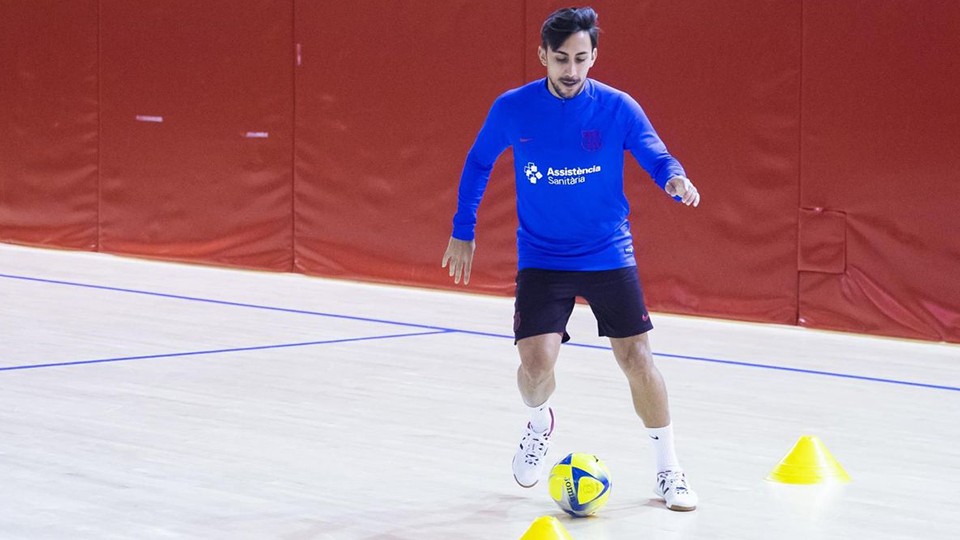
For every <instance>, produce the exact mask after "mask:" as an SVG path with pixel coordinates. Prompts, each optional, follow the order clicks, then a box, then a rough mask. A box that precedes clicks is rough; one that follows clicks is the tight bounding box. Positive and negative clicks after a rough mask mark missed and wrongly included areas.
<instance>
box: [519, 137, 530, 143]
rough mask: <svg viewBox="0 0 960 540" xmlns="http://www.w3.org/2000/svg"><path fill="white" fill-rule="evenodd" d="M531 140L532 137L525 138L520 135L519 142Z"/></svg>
mask: <svg viewBox="0 0 960 540" xmlns="http://www.w3.org/2000/svg"><path fill="white" fill-rule="evenodd" d="M532 140H533V139H532V138H530V139H527V138H524V137H520V142H522V143H525V142H530V141H532Z"/></svg>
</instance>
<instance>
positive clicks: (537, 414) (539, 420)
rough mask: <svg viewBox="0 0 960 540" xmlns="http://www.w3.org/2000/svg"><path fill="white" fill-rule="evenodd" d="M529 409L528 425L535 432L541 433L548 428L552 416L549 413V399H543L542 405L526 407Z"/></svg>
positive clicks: (551, 421)
mask: <svg viewBox="0 0 960 540" xmlns="http://www.w3.org/2000/svg"><path fill="white" fill-rule="evenodd" d="M527 409H528V410H529V411H530V427H532V428H533V430H534V431H536V432H537V433H543V432H545V431H547V430H549V429H550V427H551V425H552V424H553V416H552V415H551V414H550V401H549V400H547V401H544V402H543V404H542V405H538V406H536V407H527Z"/></svg>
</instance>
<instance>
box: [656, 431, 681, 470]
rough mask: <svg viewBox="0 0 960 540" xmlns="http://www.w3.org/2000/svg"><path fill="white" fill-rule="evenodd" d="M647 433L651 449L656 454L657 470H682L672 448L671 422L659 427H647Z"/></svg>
mask: <svg viewBox="0 0 960 540" xmlns="http://www.w3.org/2000/svg"><path fill="white" fill-rule="evenodd" d="M647 435H649V436H650V442H652V443H653V451H654V453H655V454H656V456H657V472H663V471H682V470H683V468H682V467H680V461H678V460H677V454H676V452H675V451H674V449H673V424H667V425H666V426H663V427H660V428H647Z"/></svg>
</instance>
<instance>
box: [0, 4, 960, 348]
mask: <svg viewBox="0 0 960 540" xmlns="http://www.w3.org/2000/svg"><path fill="white" fill-rule="evenodd" d="M67 4H69V5H67ZM564 5H567V3H565V2H556V1H553V0H525V1H524V2H516V1H514V0H499V1H489V2H475V1H469V0H456V1H451V2H409V1H402V0H377V1H367V2H352V3H351V2H335V1H333V0H323V1H321V0H317V1H306V0H231V1H227V0H211V1H208V2H189V1H187V0H167V1H164V2H137V1H130V0H127V1H123V0H100V1H99V2H69V3H54V2H34V1H28V0H7V1H5V2H2V3H0V25H2V26H0V30H2V34H0V40H3V41H2V43H3V48H2V50H0V61H2V62H3V64H2V65H0V69H2V72H0V75H2V76H3V77H2V78H0V80H3V81H4V84H2V85H0V98H2V99H3V103H4V107H2V108H0V121H2V122H3V124H2V126H0V137H2V138H0V144H2V147H0V151H2V152H3V153H2V154H0V155H2V157H3V160H2V162H0V240H5V241H13V242H23V243H30V244H40V245H54V246H63V247H77V248H83V249H100V250H103V251H110V252H117V253H130V254H138V255H146V256H155V257H162V258H170V259H180V260H190V261H199V262H209V263H216V264H225V265H232V266H242V267H253V268H264V269H272V270H291V269H293V270H295V271H298V272H304V273H309V274H315V275H324V276H337V277H344V278H349V279H362V280H372V281H381V282H390V283H401V284H409V285H421V286H430V287H441V288H454V285H453V284H452V282H451V280H450V279H449V278H448V277H447V275H446V272H445V271H443V270H441V269H440V268H439V262H440V257H441V255H442V253H443V249H444V247H445V245H446V242H447V239H448V236H449V233H450V219H451V217H452V214H453V211H454V208H455V204H456V189H457V181H458V179H459V174H460V169H461V167H462V164H463V160H464V157H465V155H466V152H467V150H468V149H469V147H470V145H471V143H472V142H473V138H474V137H475V135H476V132H477V130H478V128H479V127H480V125H481V123H482V122H483V120H484V118H485V115H486V113H487V110H488V108H489V106H490V104H491V102H492V101H493V99H494V98H495V97H496V96H497V95H498V94H500V93H501V92H503V91H504V90H506V89H508V88H511V87H514V86H517V85H520V84H522V83H523V82H525V81H528V80H532V79H535V78H539V77H541V76H542V75H543V70H542V67H541V66H540V65H539V63H538V62H537V59H536V56H535V54H536V47H537V45H538V41H539V39H538V30H539V25H540V23H541V22H542V20H543V18H544V16H545V15H546V14H547V13H549V11H551V10H552V9H554V8H556V7H560V6H564ZM98 6H99V13H98ZM594 6H595V7H596V8H597V9H598V11H599V13H600V21H601V26H602V27H603V28H604V32H603V33H602V35H601V45H600V57H599V60H598V63H597V65H596V67H595V68H594V70H593V72H592V75H593V76H595V77H596V78H598V79H599V80H603V81H605V82H607V83H609V84H612V85H613V86H616V87H618V88H621V89H623V90H626V91H627V92H629V93H631V94H632V95H633V96H635V97H636V98H637V99H638V100H639V101H640V103H641V104H642V105H643V106H644V108H645V109H646V111H647V113H648V114H649V116H650V117H651V119H652V121H653V122H654V125H655V126H656V127H657V129H658V131H659V132H660V134H661V135H662V137H663V138H664V140H665V141H666V142H667V144H668V146H669V148H670V149H671V151H672V152H673V153H674V154H675V155H676V156H677V157H678V158H679V159H680V160H681V161H682V162H683V164H684V165H685V166H686V168H687V170H688V172H689V174H690V176H691V177H692V178H693V179H694V181H695V182H697V185H698V186H699V188H700V190H701V192H702V195H703V204H702V205H701V206H700V208H697V209H690V208H686V207H683V206H681V205H679V204H676V203H673V202H672V201H670V200H669V199H668V198H667V197H666V196H665V195H664V194H663V193H662V192H660V191H659V190H658V189H656V188H655V186H653V184H652V182H650V180H649V179H648V177H647V176H646V174H645V173H644V172H643V171H641V170H640V169H639V167H637V166H636V164H635V163H634V162H633V161H632V160H630V159H628V160H627V162H628V165H627V168H626V171H625V173H626V176H627V186H628V187H627V189H628V196H629V198H630V200H631V203H632V206H633V215H632V219H633V225H634V231H635V233H636V244H637V246H636V247H637V256H638V260H639V263H640V269H641V274H642V276H643V279H644V285H645V289H646V292H647V298H648V301H649V303H650V304H651V307H652V308H654V309H657V310H661V311H668V312H676V313H689V314H698V315H710V316H719V317H728V318H736V319H746V320H756V321H770V322H780V323H790V324H796V323H799V324H803V325H807V326H812V327H817V328H833V329H841V330H854V331H860V332H869V333H877V334H886V335H896V336H908V337H917V338H923V339H933V340H947V341H955V342H960V287H957V286H956V284H955V281H956V277H955V276H956V275H957V273H958V270H960V240H958V238H960V236H957V235H956V234H955V231H956V230H960V227H958V226H960V212H957V208H958V206H957V203H956V201H958V200H960V182H957V181H956V173H955V172H954V171H955V170H956V168H957V161H958V159H960V158H958V156H960V151H958V150H960V147H958V145H960V143H958V141H960V106H958V100H957V99H956V97H955V96H956V88H957V87H960V63H957V62H956V61H955V59H956V58H960V41H958V40H957V39H956V36H957V35H960V5H958V4H956V3H950V2H933V1H930V2H918V1H914V0H869V1H867V0H863V1H856V0H837V1H835V2H811V1H806V2H804V1H802V0H779V1H770V2H715V1H712V0H684V1H682V2H656V1H652V0H647V1H626V0H597V1H596V2H595V3H594ZM98 40H99V53H98V52H97V43H98ZM298 62H299V66H298V65H297V63H298ZM98 73H99V77H98V76H97V74H98ZM98 88H99V99H98ZM159 117H162V119H163V121H162V122H157V121H150V120H157V119H158V118H159ZM145 120H146V121H145ZM98 123H99V127H100V134H99V137H98ZM98 151H99V156H98ZM98 159H99V160H100V164H99V168H98ZM511 159H512V158H511V155H510V152H509V151H508V152H506V153H505V154H504V156H503V157H502V158H501V159H500V161H499V163H498V165H497V167H496V168H495V169H494V174H493V176H492V177H491V180H490V184H489V187H488V191H487V196H486V198H485V200H484V202H483V204H482V205H481V207H480V223H479V226H478V230H477V233H478V235H477V241H478V250H477V259H476V264H475V268H474V276H473V280H472V282H471V286H470V288H469V289H467V290H471V291H478V292H491V293H496V294H510V293H512V291H513V276H514V271H515V264H516V255H515V245H514V242H515V237H514V230H515V228H516V216H515V210H514V202H513V197H514V186H513V183H514V180H513V178H512V162H511ZM98 207H99V214H98ZM505 324H509V321H507V322H506V323H505Z"/></svg>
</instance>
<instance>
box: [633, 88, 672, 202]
mask: <svg viewBox="0 0 960 540" xmlns="http://www.w3.org/2000/svg"><path fill="white" fill-rule="evenodd" d="M625 106H626V107H627V110H628V111H629V113H628V114H627V117H628V120H627V121H628V122H630V123H631V124H632V125H631V127H630V128H629V130H628V132H627V138H626V140H625V141H624V148H625V149H626V150H629V151H630V153H631V154H633V157H634V158H635V159H636V160H637V163H639V164H640V166H641V167H643V169H644V170H645V171H647V174H649V175H650V177H651V178H653V181H654V182H656V184H657V185H658V186H660V189H663V188H664V186H666V184H667V180H669V179H671V178H673V177H674V176H686V173H685V172H684V170H683V166H681V165H680V162H679V161H677V160H676V159H675V158H674V157H673V156H672V155H670V152H668V151H667V147H666V145H665V144H663V141H662V140H660V137H659V136H658V135H657V132H656V131H654V129H653V126H652V125H651V124H650V120H649V119H648V118H647V115H646V113H644V112H643V109H642V108H641V107H640V104H638V103H637V102H636V101H635V100H634V99H632V98H630V97H629V96H627V97H626V98H625ZM628 125H630V124H628Z"/></svg>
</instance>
